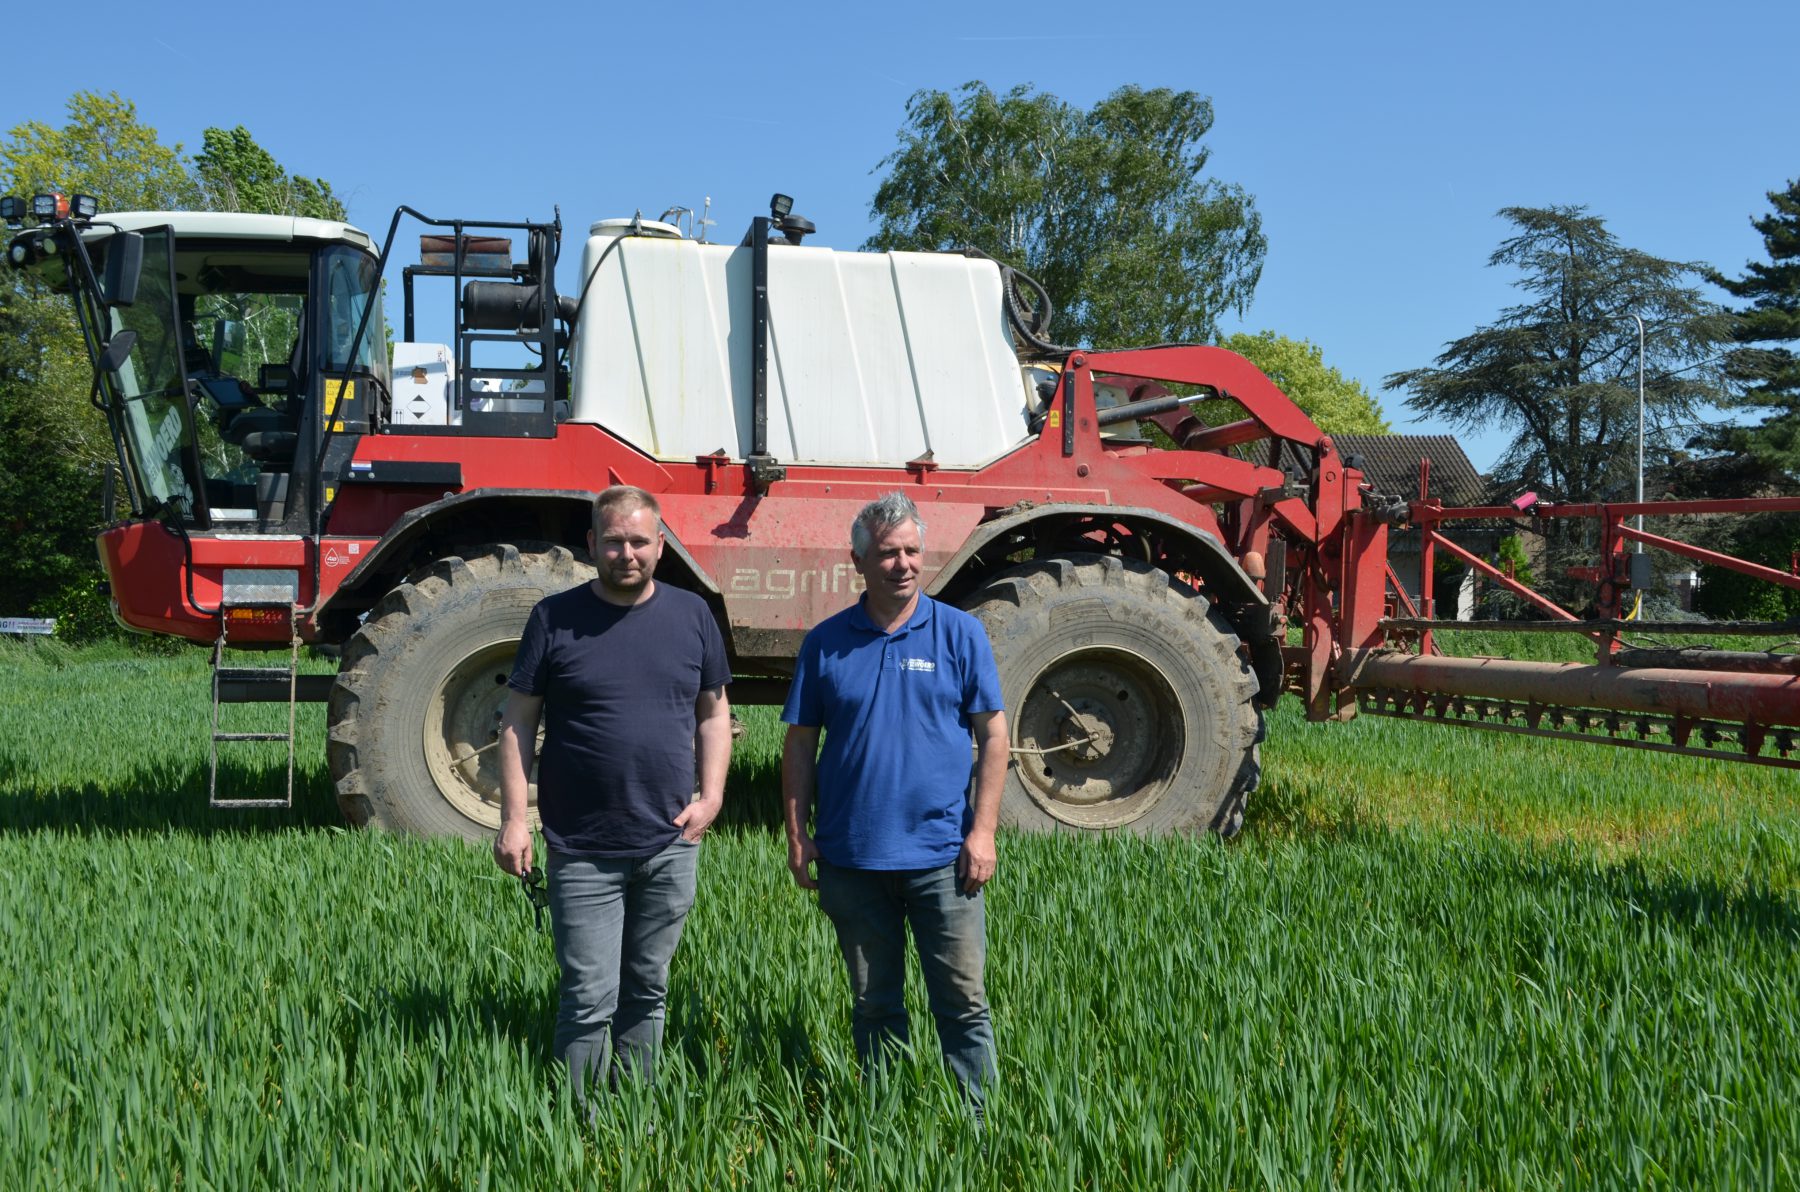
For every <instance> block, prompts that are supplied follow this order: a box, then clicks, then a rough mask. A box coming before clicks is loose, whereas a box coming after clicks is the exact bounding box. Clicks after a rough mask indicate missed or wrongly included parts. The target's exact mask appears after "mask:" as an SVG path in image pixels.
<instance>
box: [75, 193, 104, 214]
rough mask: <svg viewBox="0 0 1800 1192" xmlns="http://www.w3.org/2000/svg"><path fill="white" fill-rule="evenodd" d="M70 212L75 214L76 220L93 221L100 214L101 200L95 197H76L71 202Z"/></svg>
mask: <svg viewBox="0 0 1800 1192" xmlns="http://www.w3.org/2000/svg"><path fill="white" fill-rule="evenodd" d="M69 210H71V211H73V212H74V213H75V218H76V219H92V218H94V216H96V215H98V214H100V200H99V199H96V198H95V197H94V196H93V195H76V196H75V197H74V198H72V199H70V200H69Z"/></svg>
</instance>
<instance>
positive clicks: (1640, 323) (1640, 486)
mask: <svg viewBox="0 0 1800 1192" xmlns="http://www.w3.org/2000/svg"><path fill="white" fill-rule="evenodd" d="M1631 319H1632V322H1634V323H1636V324H1637V329H1638V477H1637V499H1638V504H1640V505H1642V504H1643V503H1644V320H1642V319H1640V318H1638V316H1636V315H1632V316H1631ZM1637 529H1638V533H1640V534H1642V533H1643V532H1644V515H1643V514H1642V513H1641V512H1640V513H1639V514H1638V515H1637ZM1637 549H1638V554H1640V555H1641V554H1643V553H1644V544H1643V543H1642V542H1639V543H1638V544H1637Z"/></svg>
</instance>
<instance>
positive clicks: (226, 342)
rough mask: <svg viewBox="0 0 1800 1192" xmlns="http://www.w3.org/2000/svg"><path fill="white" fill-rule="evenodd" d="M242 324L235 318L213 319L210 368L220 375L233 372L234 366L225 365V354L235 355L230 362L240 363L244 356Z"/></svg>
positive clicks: (234, 370)
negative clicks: (234, 358) (227, 366)
mask: <svg viewBox="0 0 1800 1192" xmlns="http://www.w3.org/2000/svg"><path fill="white" fill-rule="evenodd" d="M244 344H245V334H244V325H243V324H242V323H240V322H238V321H237V320H235V319H215V320H213V342H212V370H213V371H214V372H215V373H218V374H219V375H220V376H226V375H228V374H234V373H235V372H236V371H237V370H236V369H235V368H226V367H225V363H226V362H225V358H226V357H227V356H235V357H237V359H236V360H234V361H233V362H232V363H233V364H237V363H241V362H242V360H243V356H244Z"/></svg>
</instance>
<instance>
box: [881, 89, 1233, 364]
mask: <svg viewBox="0 0 1800 1192" xmlns="http://www.w3.org/2000/svg"><path fill="white" fill-rule="evenodd" d="M1212 123H1213V109H1212V101H1211V100H1209V99H1207V98H1206V97H1205V96H1202V95H1197V94H1195V93H1194V92H1192V91H1171V90H1168V89H1167V88H1157V89H1155V90H1149V91H1146V90H1144V89H1142V88H1139V87H1121V88H1120V89H1119V90H1117V91H1114V92H1113V93H1112V94H1111V95H1108V96H1107V97H1106V98H1105V99H1103V100H1101V101H1100V102H1099V103H1097V104H1095V105H1094V107H1093V108H1092V109H1090V110H1087V111H1083V110H1081V109H1080V108H1077V107H1074V106H1073V105H1070V104H1067V103H1065V102H1063V101H1062V100H1060V99H1058V98H1057V97H1056V96H1054V95H1050V94H1048V93H1045V92H1034V91H1033V90H1032V89H1031V88H1030V87H1029V86H1026V85H1021V86H1018V87H1014V88H1013V89H1012V90H1010V91H1008V92H1006V93H1005V94H1004V95H996V94H995V93H994V92H993V91H992V90H991V89H990V88H989V87H988V86H987V85H986V84H984V83H980V82H972V83H967V84H965V85H964V86H963V87H962V88H960V90H959V91H958V92H957V93H956V94H955V95H951V94H950V93H947V92H944V91H930V90H926V91H918V92H915V93H914V94H913V96H912V98H911V99H910V100H908V101H907V106H906V123H905V125H903V126H902V128H901V129H900V132H899V134H898V135H899V142H900V143H899V147H898V148H896V149H895V150H894V152H893V153H891V154H890V155H888V156H887V157H886V158H884V159H883V160H882V162H881V165H882V166H885V167H886V168H887V171H888V172H887V175H886V177H884V178H883V179H882V181H881V183H880V185H879V187H878V188H877V190H876V192H875V198H874V201H873V203H872V204H871V212H870V213H871V214H872V215H873V216H875V218H876V219H877V220H879V227H878V228H877V230H876V232H875V234H874V235H873V236H871V237H870V238H869V240H868V242H867V244H866V245H865V246H864V247H867V248H873V249H881V250H892V249H921V250H948V249H958V248H963V247H973V248H979V249H982V250H984V251H986V252H989V253H991V254H993V256H994V257H996V258H997V259H999V260H1000V261H1002V262H1004V263H1006V264H1008V265H1011V266H1014V267H1016V268H1020V269H1023V270H1024V271H1025V272H1027V273H1029V274H1031V275H1032V276H1033V277H1035V278H1037V279H1038V280H1039V281H1040V282H1042V283H1043V285H1044V286H1045V288H1046V289H1047V290H1048V291H1049V293H1050V296H1051V298H1052V299H1053V300H1054V301H1055V302H1056V303H1057V304H1058V311H1059V314H1058V323H1057V326H1056V328H1055V332H1054V334H1055V337H1056V338H1058V339H1061V340H1064V341H1066V342H1076V343H1086V344H1093V345H1096V346H1101V347H1128V346H1141V345H1144V344H1149V343H1158V342H1171V341H1188V342H1198V341H1206V340H1210V339H1211V338H1212V337H1213V334H1214V332H1215V330H1216V327H1217V322H1218V318H1219V316H1220V314H1222V313H1223V312H1224V311H1226V310H1236V311H1238V312H1240V313H1241V312H1242V311H1243V310H1244V308H1245V307H1246V306H1247V305H1248V304H1249V301H1250V296H1251V293H1252V292H1253V291H1254V289H1255V287H1256V282H1257V278H1258V277H1259V275H1260V274H1261V271H1262V261H1263V255H1264V252H1265V251H1266V247H1267V246H1266V242H1265V241H1264V239H1263V233H1262V218H1261V216H1260V215H1258V214H1257V211H1256V207H1255V203H1254V202H1253V200H1252V199H1251V197H1250V196H1249V195H1248V194H1246V193H1245V192H1244V190H1243V188H1242V187H1239V186H1236V185H1232V184H1230V183H1225V182H1220V181H1217V180H1215V179H1208V178H1206V177H1204V176H1203V174H1204V171H1205V169H1206V164H1207V158H1208V154H1209V151H1208V150H1207V149H1206V148H1205V147H1204V146H1203V145H1202V144H1201V140H1202V138H1203V137H1205V135H1206V133H1207V132H1208V131H1209V130H1210V129H1211V128H1212Z"/></svg>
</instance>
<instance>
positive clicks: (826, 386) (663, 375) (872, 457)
mask: <svg viewBox="0 0 1800 1192" xmlns="http://www.w3.org/2000/svg"><path fill="white" fill-rule="evenodd" d="M609 248H610V249H611V251H610V252H609V251H608V249H609ZM752 252H753V250H752V249H751V248H750V247H749V246H748V245H745V246H732V245H722V244H705V243H702V242H700V241H696V240H690V239H686V238H683V237H682V235H681V233H680V231H679V230H678V229H677V228H675V227H674V226H672V225H670V224H666V223H659V222H656V221H652V220H644V219H609V220H602V221H600V222H599V223H596V224H594V225H593V227H592V228H591V229H590V230H589V235H588V240H587V244H586V246H585V248H584V250H583V253H582V263H581V278H582V280H583V281H586V279H587V278H588V277H589V276H590V275H592V277H593V280H592V282H591V283H590V284H589V285H588V288H587V292H586V295H585V297H584V298H583V299H582V305H581V315H580V319H579V322H578V323H577V325H576V328H575V345H574V347H575V355H574V377H573V381H572V398H573V400H572V411H571V414H570V419H569V420H570V421H573V422H592V423H598V424H601V425H603V426H605V427H606V428H607V429H608V430H610V431H611V432H612V433H613V434H615V435H618V436H619V437H621V438H623V439H625V440H627V441H629V442H631V443H632V444H634V445H635V446H637V447H639V448H641V449H642V450H644V451H646V452H647V453H649V454H651V455H653V456H656V457H658V458H662V459H670V460H692V459H693V458H694V457H696V456H699V455H708V454H711V453H713V452H715V451H717V450H719V449H721V448H722V449H723V450H724V451H725V452H726V454H727V455H729V456H730V457H732V458H733V459H743V458H744V457H746V456H747V455H748V454H749V453H750V451H751V444H752V441H753V439H752V421H753V416H754V411H753V402H752V396H751V395H752V378H751V362H752V353H751V334H752V332H751V322H752V316H751V311H752V295H751V275H752ZM603 258H604V259H603ZM768 262H769V264H768V268H769V274H768V293H769V331H768V336H769V339H768V343H769V347H768V373H767V384H768V424H767V425H768V431H767V434H768V450H769V453H770V454H771V455H773V456H774V457H775V458H777V459H780V460H783V461H786V462H791V463H830V464H848V465H857V464H863V465H877V464H880V465H888V466H896V465H899V464H902V463H905V462H906V461H908V460H913V459H917V458H919V457H920V456H922V455H924V454H925V453H926V452H927V451H930V452H932V458H933V460H934V462H936V463H937V464H938V465H939V466H943V467H974V466H978V465H980V464H983V463H986V462H988V461H990V460H992V459H995V458H996V457H998V456H1000V455H1002V454H1004V453H1006V452H1007V451H1009V450H1011V449H1012V448H1014V447H1016V446H1017V445H1018V444H1019V443H1021V442H1023V441H1024V440H1025V439H1026V438H1027V437H1029V429H1028V426H1027V418H1028V414H1029V410H1030V408H1031V405H1032V402H1033V400H1034V395H1033V392H1032V389H1031V387H1030V385H1029V384H1028V383H1027V380H1026V378H1025V376H1024V374H1023V373H1022V371H1021V369H1020V365H1019V361H1018V358H1017V355H1016V354H1015V351H1014V348H1013V341H1012V337H1011V334H1010V331H1009V329H1008V327H1007V321H1006V314H1005V309H1004V305H1003V301H1004V300H1003V293H1002V285H1001V278H1000V269H999V266H998V265H996V264H995V263H994V262H993V261H989V260H980V259H974V258H970V257H964V256H960V255H952V254H943V253H906V252H893V253H869V252H839V251H836V250H833V249H829V248H815V247H811V246H807V245H791V244H776V245H772V246H771V248H770V251H769V256H768ZM596 264H598V265H599V269H598V272H596V271H595V267H596Z"/></svg>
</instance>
